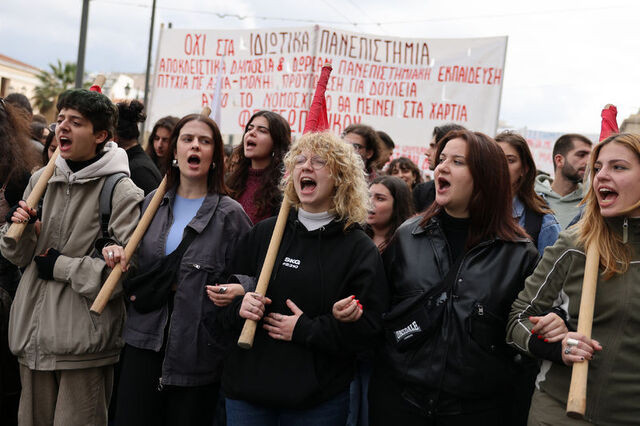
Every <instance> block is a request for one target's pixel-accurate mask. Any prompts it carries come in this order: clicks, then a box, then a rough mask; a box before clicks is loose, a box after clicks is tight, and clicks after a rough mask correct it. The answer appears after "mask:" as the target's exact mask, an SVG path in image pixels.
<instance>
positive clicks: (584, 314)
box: [567, 241, 600, 419]
mask: <svg viewBox="0 0 640 426" xmlns="http://www.w3.org/2000/svg"><path fill="white" fill-rule="evenodd" d="M599 264H600V252H599V248H598V243H597V241H593V242H592V243H591V244H589V247H588V248H587V259H586V261H585V266H584V278H583V281H582V296H581V298H580V312H579V314H578V315H579V316H578V333H580V334H582V335H584V336H585V337H587V338H588V339H590V338H591V328H592V326H593V310H594V305H595V300H596V287H597V284H598V266H599ZM588 374H589V362H588V361H587V360H586V359H585V360H584V361H582V362H576V363H574V364H573V367H572V371H571V385H570V387H569V397H568V399H567V416H569V417H571V418H574V419H582V418H583V417H584V413H585V411H586V408H587V378H588Z"/></svg>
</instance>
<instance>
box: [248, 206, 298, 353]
mask: <svg viewBox="0 0 640 426" xmlns="http://www.w3.org/2000/svg"><path fill="white" fill-rule="evenodd" d="M290 207H291V203H290V202H289V200H287V197H284V199H283V200H282V205H281V206H280V212H279V213H278V218H277V219H276V225H275V227H274V229H273V234H272V235H271V241H269V248H267V254H266V256H265V258H264V263H263V264H262V270H261V271H260V277H259V278H258V285H257V286H256V293H258V294H260V295H261V296H264V295H265V294H267V288H268V287H269V280H270V279H271V273H272V272H273V265H274V264H275V263H276V257H277V256H278V250H279V249H280V242H282V235H283V234H284V228H285V227H286V225H287V216H289V209H290ZM257 325H258V323H257V322H256V321H253V320H250V319H246V320H245V321H244V327H242V333H241V334H240V338H239V339H238V346H240V347H241V348H243V349H251V347H253V339H254V337H255V334H256V327H257Z"/></svg>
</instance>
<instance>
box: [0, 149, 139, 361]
mask: <svg viewBox="0 0 640 426" xmlns="http://www.w3.org/2000/svg"><path fill="white" fill-rule="evenodd" d="M117 172H124V173H127V174H129V166H128V160H127V155H126V153H125V151H124V150H122V149H120V148H117V146H116V145H115V144H114V143H112V142H110V143H108V144H107V146H106V147H105V151H104V155H103V156H102V157H101V158H100V159H99V160H98V161H96V162H95V163H93V164H91V165H89V166H87V167H85V168H83V169H81V170H79V171H78V172H75V173H73V172H72V171H71V170H70V169H69V167H68V166H67V163H66V162H65V161H64V160H63V159H62V158H58V161H57V162H56V169H55V172H54V175H53V177H52V178H51V179H50V180H49V184H48V186H47V191H46V194H45V196H44V203H43V208H42V230H41V233H40V236H39V237H36V232H35V227H34V225H28V226H27V228H26V230H25V232H24V234H23V236H22V239H21V240H20V242H19V243H18V244H16V242H15V240H13V239H10V238H8V237H7V236H6V235H4V232H5V231H6V228H5V229H3V232H2V234H3V237H2V240H1V241H0V250H1V251H2V255H3V256H5V257H6V258H7V259H8V260H10V261H11V262H12V263H14V264H16V265H18V266H20V267H26V270H25V271H24V274H23V276H22V279H21V280H20V284H19V286H18V290H17V293H16V297H15V300H14V302H13V305H12V308H11V316H10V321H9V346H10V348H11V351H12V352H13V353H14V354H15V355H16V356H17V357H18V361H19V362H20V363H21V364H23V365H26V366H27V367H29V368H30V369H32V370H65V369H81V368H89V367H99V366H103V365H109V364H113V363H115V362H117V361H118V357H119V352H120V348H121V347H122V345H123V341H122V337H121V334H122V326H123V323H124V319H125V310H124V302H123V300H122V297H121V292H117V293H116V294H115V295H114V296H113V297H112V300H111V301H110V302H109V304H108V305H107V307H106V308H105V310H104V312H103V313H102V315H100V316H96V315H93V314H91V313H90V312H89V307H90V306H91V303H92V301H93V299H94V298H95V297H96V295H97V294H98V292H99V290H100V287H101V286H102V283H103V282H104V280H105V279H106V277H107V275H108V273H109V272H110V269H109V268H107V267H106V265H105V262H104V260H102V259H101V258H100V257H98V256H97V255H96V250H95V248H94V244H95V242H96V240H97V239H98V238H99V237H100V236H101V229H100V221H99V217H98V216H99V212H98V201H99V197H100V191H101V189H102V186H103V184H104V180H105V177H106V176H108V175H111V174H113V173H117ZM41 173H42V171H38V172H36V173H35V174H34V175H33V177H32V178H31V181H30V182H29V185H28V186H27V189H26V190H25V194H24V198H25V199H26V198H27V196H28V195H29V193H30V192H31V190H32V189H33V186H34V185H35V183H36V181H37V180H38V178H39V177H40V174H41ZM142 200H143V193H142V190H140V189H139V188H138V187H136V186H135V185H134V184H133V182H132V181H131V180H130V179H128V178H125V179H122V180H120V182H118V184H117V185H116V187H115V189H114V192H113V197H112V213H111V219H110V221H109V234H110V236H111V238H113V239H115V240H116V241H118V242H119V243H120V244H125V243H126V242H127V241H128V240H129V238H130V236H131V234H132V232H133V230H134V228H135V226H136V224H137V222H138V220H139V216H140V203H141V201H142ZM50 247H53V248H55V249H56V250H58V251H60V253H61V255H60V257H59V258H58V260H57V261H56V264H55V267H54V271H53V276H54V279H55V280H54V281H45V280H42V279H40V278H38V269H37V267H36V264H35V262H34V261H33V260H32V259H33V257H34V256H36V255H39V254H41V253H43V252H44V251H46V250H47V249H48V248H50ZM119 288H120V287H119ZM119 294H120V295H119Z"/></svg>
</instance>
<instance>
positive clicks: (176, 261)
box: [122, 227, 197, 314]
mask: <svg viewBox="0 0 640 426" xmlns="http://www.w3.org/2000/svg"><path fill="white" fill-rule="evenodd" d="M196 235H197V233H196V232H195V231H194V230H193V229H191V228H189V227H187V228H186V235H185V236H184V238H183V239H182V241H181V242H180V245H178V247H177V248H176V249H175V250H174V251H173V252H171V253H170V254H169V255H168V256H165V257H163V258H161V259H158V260H157V261H156V262H154V264H153V266H152V267H150V268H149V270H148V271H147V272H144V273H142V274H140V275H136V276H135V277H133V278H131V279H127V280H125V281H124V282H123V283H122V286H123V287H124V291H125V294H126V295H127V296H128V297H129V301H130V302H131V305H132V306H133V307H134V308H135V310H136V311H138V312H140V313H142V314H146V313H148V312H152V311H155V310H157V309H160V308H161V307H162V306H164V304H165V303H167V301H168V300H169V293H170V291H171V285H172V284H173V283H175V281H176V278H177V275H178V269H180V262H181V261H182V256H183V255H184V252H185V251H187V248H188V247H189V245H190V244H191V242H192V241H193V239H194V238H195V237H196Z"/></svg>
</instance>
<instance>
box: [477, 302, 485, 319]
mask: <svg viewBox="0 0 640 426" xmlns="http://www.w3.org/2000/svg"><path fill="white" fill-rule="evenodd" d="M478 316H481V317H482V316H484V306H482V305H480V304H478Z"/></svg>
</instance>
